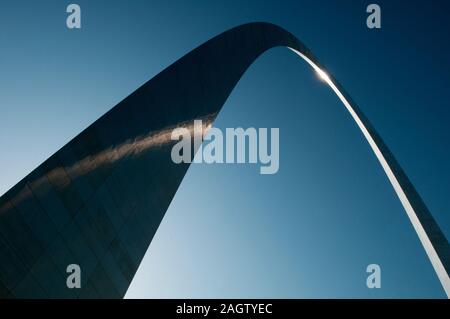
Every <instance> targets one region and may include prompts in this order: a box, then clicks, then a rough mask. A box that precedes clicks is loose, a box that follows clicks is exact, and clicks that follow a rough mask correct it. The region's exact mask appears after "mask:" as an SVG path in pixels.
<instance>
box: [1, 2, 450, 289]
mask: <svg viewBox="0 0 450 319" xmlns="http://www.w3.org/2000/svg"><path fill="white" fill-rule="evenodd" d="M73 2H75V3H78V4H79V5H80V6H81V10H82V29H81V30H68V29H67V28H66V26H65V19H66V16H67V14H66V13H65V7H66V5H67V4H69V3H70V2H67V3H66V2H65V1H39V3H38V4H37V3H36V2H35V1H15V2H10V3H4V4H2V5H1V10H0V43H1V50H0V70H1V71H0V149H1V150H2V151H1V156H0V194H2V193H4V192H6V191H7V190H8V189H9V188H10V187H11V186H13V185H14V184H15V183H16V182H18V181H19V180H20V179H21V178H22V177H24V176H25V175H26V174H28V173H29V172H31V171H32V170H33V169H34V168H35V167H36V166H37V165H39V164H40V163H41V162H42V161H44V160H45V159H46V158H47V157H49V156H50V155H51V154H53V153H54V152H55V151H57V150H58V149H59V148H60V147H61V146H63V145H64V144H65V143H67V142H68V141H69V140H70V139H71V138H73V137H74V136H75V135H77V134H78V133H79V132H80V131H81V130H83V129H84V128H86V127H87V126H88V125H89V124H90V123H92V122H93V121H95V120H96V119H97V118H98V117H99V116H101V115H102V114H103V113H104V112H106V111H107V110H109V109H110V108H111V107H113V106H114V105H115V104H116V103H118V102H119V101H121V100H122V99H123V98H124V97H126V96H127V95H128V94H129V93H131V92H132V91H133V90H135V89H136V88H137V87H139V86H140V85H141V84H143V83H144V82H146V81H147V80H149V79H150V78H152V77H153V76H154V75H156V74H157V73H158V72H159V71H161V70H162V69H164V68H165V67H166V66H168V65H170V64H171V63H172V62H174V61H176V60H177V59H178V58H179V57H181V56H182V55H184V54H185V53H187V52H189V51H190V50H192V49H193V48H195V47H196V46H197V45H199V44H201V43H203V42H204V41H206V40H208V39H209V38H211V37H212V36H214V35H216V34H218V33H220V32H223V31H225V30H227V29H229V28H231V27H233V26H236V25H239V24H242V23H245V22H250V21H267V22H272V23H275V24H278V25H280V26H282V27H284V28H286V29H287V30H289V31H290V32H292V33H293V34H295V35H296V36H297V37H298V38H299V39H300V40H302V41H303V42H304V43H305V44H307V45H308V46H309V47H310V48H311V50H312V51H313V52H314V53H315V55H316V56H317V57H318V58H319V59H320V61H321V62H322V63H323V64H324V65H326V66H327V68H328V69H329V70H330V72H331V73H333V75H334V76H335V77H336V78H337V79H338V80H339V81H340V82H341V84H342V85H343V86H344V87H345V88H346V90H347V91H348V92H349V93H350V94H351V95H352V97H353V98H354V100H355V101H356V102H357V103H358V104H359V106H360V107H361V109H362V110H363V111H364V112H365V113H366V115H367V116H368V117H369V119H370V120H371V121H372V122H373V124H374V126H375V127H376V128H377V130H378V131H379V133H380V135H381V136H382V137H383V138H384V139H385V141H386V142H387V144H388V145H389V146H390V148H391V150H392V151H393V153H394V154H395V155H396V157H397V159H398V160H399V162H400V163H401V165H402V166H403V168H404V169H405V171H406V172H407V174H408V175H409V177H410V178H411V180H412V182H413V183H414V185H415V186H416V188H417V190H418V191H419V193H420V194H421V195H422V197H423V199H424V201H425V202H426V204H427V205H428V207H429V209H430V211H431V212H432V214H433V215H434V217H435V218H436V220H437V221H438V223H439V224H440V226H441V228H442V229H443V230H444V232H445V233H446V234H447V237H449V236H450V199H449V196H448V190H449V189H450V168H449V167H448V163H449V162H450V148H449V142H448V141H449V137H450V130H449V128H448V123H449V121H450V111H449V102H448V101H449V100H450V90H448V84H449V83H450V72H449V71H450V60H449V58H448V52H449V49H450V48H449V46H450V43H449V41H448V32H449V31H448V30H450V20H449V19H448V18H447V16H446V12H448V10H449V9H450V5H449V4H448V3H447V2H444V1H438V0H436V1H409V2H408V3H406V2H405V1H400V0H397V1H376V3H378V4H380V6H381V9H382V29H381V30H369V29H367V28H366V26H365V19H366V16H367V14H366V13H365V8H366V6H367V5H368V4H369V3H371V2H369V1H356V0H343V1H325V0H322V1H317V0H316V1H306V0H305V1H300V0H297V1H245V2H243V1H206V0H205V1H189V2H188V1H179V2H178V1H137V0H134V1H73ZM372 2H373V1H372ZM215 126H217V127H220V128H225V127H238V126H243V127H250V126H252V127H279V128H280V142H281V143H280V144H281V145H280V171H279V173H278V174H276V175H273V176H267V175H266V176H264V175H259V171H258V168H257V167H255V166H246V165H241V166H237V165H212V166H211V165H193V166H191V168H190V169H189V171H188V173H187V175H186V177H185V179H184V181H183V183H182V184H181V186H180V189H179V190H178V193H177V195H176V197H175V199H174V201H173V202H172V204H171V206H170V208H169V210H168V212H167V214H166V217H165V218H164V220H163V222H162V224H161V226H160V228H159V230H158V232H157V234H156V236H155V239H154V241H153V242H152V244H151V246H150V249H149V251H148V252H147V255H146V257H145V258H144V260H143V262H142V264H141V267H140V269H139V270H138V273H137V274H136V277H135V279H134V281H133V283H132V285H131V287H130V290H129V292H128V294H127V296H128V297H444V296H445V295H444V292H443V290H442V288H441V287H440V284H439V281H438V279H437V277H436V276H435V274H434V271H433V269H432V267H431V265H430V263H429V261H428V259H427V257H426V255H425V252H424V251H423V248H422V247H421V245H420V242H419V240H418V238H417V236H416V234H415V232H414V230H413V228H412V226H411V224H410V222H409V220H408V218H407V216H406V214H405V212H404V211H403V208H402V206H401V204H400V202H399V201H398V199H397V197H396V195H395V193H394V191H393V190H392V188H391V186H390V184H389V182H388V181H387V178H386V177H385V176H384V173H383V171H382V169H381V167H380V166H379V164H378V162H377V161H376V159H375V157H374V155H373V154H372V152H371V150H370V149H369V147H368V145H367V143H366V142H365V141H364V139H363V136H362V134H361V133H360V132H359V130H358V128H357V127H356V125H355V124H354V123H353V121H352V120H351V118H350V116H349V115H348V114H347V113H346V111H345V109H344V108H343V106H342V105H341V104H340V103H339V101H338V99H337V98H336V97H335V96H334V95H333V94H332V92H331V91H330V90H329V89H328V88H327V87H326V86H325V85H324V84H323V83H322V82H320V81H319V80H318V79H317V77H316V75H314V74H313V72H312V71H311V70H310V68H308V67H307V65H306V64H305V63H304V62H303V61H301V60H300V59H299V58H298V57H296V56H295V55H294V54H293V53H292V52H290V51H288V50H286V49H281V48H278V49H274V50H271V51H270V52H267V53H266V54H265V55H264V56H262V57H261V58H260V59H259V60H258V61H256V63H255V64H254V65H253V66H252V67H251V68H250V69H249V71H248V72H247V73H246V74H245V76H244V77H243V78H242V80H241V81H240V82H239V84H238V86H237V87H236V89H235V91H234V92H233V93H232V95H231V96H230V99H229V100H228V101H227V103H226V104H225V106H224V108H223V111H222V112H221V113H220V114H219V117H218V119H217V122H216V123H215ZM370 263H377V264H380V266H381V269H382V288H381V289H379V290H369V289H367V288H366V286H365V280H366V273H365V267H366V266H367V265H368V264H370Z"/></svg>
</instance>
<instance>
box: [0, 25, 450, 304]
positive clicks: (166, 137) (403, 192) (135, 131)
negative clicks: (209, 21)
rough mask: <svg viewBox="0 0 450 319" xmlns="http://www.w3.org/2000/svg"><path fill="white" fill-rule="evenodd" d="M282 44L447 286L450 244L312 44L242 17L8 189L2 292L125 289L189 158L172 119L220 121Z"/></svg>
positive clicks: (2, 214) (2, 203)
mask: <svg viewBox="0 0 450 319" xmlns="http://www.w3.org/2000/svg"><path fill="white" fill-rule="evenodd" d="M277 46H284V47H288V48H290V49H292V50H293V51H295V52H296V53H297V54H299V56H300V57H302V58H303V59H304V60H305V61H306V62H307V63H308V64H309V65H311V66H312V68H313V69H314V70H315V71H316V72H317V73H318V74H319V75H320V76H321V77H322V78H323V79H324V81H325V82H326V83H327V84H328V85H329V86H330V87H331V89H332V90H333V91H334V92H335V93H336V95H337V96H338V97H339V99H340V100H341V101H342V103H343V104H344V106H345V107H346V108H347V110H348V111H349V112H350V114H351V116H352V118H353V119H354V120H355V122H356V123H357V125H358V127H359V128H360V129H361V131H362V133H363V134H364V136H365V138H366V139H367V141H368V142H369V145H370V146H371V148H372V150H373V151H374V153H375V155H376V157H377V158H378V160H379V161H380V163H381V165H382V167H383V169H384V171H385V172H386V175H387V176H388V178H389V181H390V182H391V184H392V186H393V187H394V189H395V192H396V193H397V195H398V197H399V199H400V201H401V202H402V204H403V207H404V208H405V211H406V213H407V214H408V217H409V218H410V220H411V222H412V224H413V226H414V228H415V230H416V232H417V234H418V236H419V239H420V240H421V242H422V245H423V246H424V248H425V251H426V253H427V254H428V257H429V258H430V261H431V263H432V264H433V267H434V269H435V271H436V273H437V275H438V278H439V280H440V281H441V283H442V286H443V287H444V289H445V291H446V293H447V295H448V296H450V280H449V276H448V274H449V271H450V247H449V243H448V241H447V239H446V238H445V236H444V234H443V233H442V231H441V230H440V228H439V226H438V225H437V223H436V222H435V220H434V219H433V217H432V215H431V214H430V212H429V211H428V209H427V207H426V205H425V204H424V202H423V201H422V199H421V198H420V196H419V194H418V193H417V191H416V190H415V188H414V186H413V185H412V184H411V182H410V181H409V179H408V178H407V176H406V174H405V173H404V171H403V170H402V168H401V167H400V165H399V164H398V162H397V161H396V160H395V158H394V156H393V155H392V153H391V152H390V151H389V149H388V148H387V146H386V145H385V143H384V142H383V140H382V139H381V138H380V136H379V135H378V134H377V132H376V131H375V129H374V128H373V126H372V125H371V124H370V122H369V121H368V119H367V118H366V117H365V116H364V115H363V113H362V112H361V110H360V109H359V108H358V107H357V105H356V104H355V103H354V102H353V101H352V99H351V98H350V96H349V95H348V94H347V93H346V92H345V91H344V90H343V89H342V87H341V86H340V85H339V83H338V82H337V81H336V80H335V79H334V78H333V77H332V76H331V75H329V74H327V71H326V69H325V68H324V67H323V66H322V65H321V64H320V63H319V62H318V61H317V59H316V58H315V57H314V56H313V55H312V53H311V52H310V50H309V49H308V48H307V47H306V46H305V45H303V44H302V43H301V42H300V41H299V40H298V39H297V38H296V37H294V36H293V35H292V34H290V33H289V32H287V31H286V30H284V29H282V28H280V27H278V26H275V25H273V24H269V23H249V24H245V25H241V26H238V27H236V28H233V29H231V30H228V31H226V32H224V33H222V34H220V35H218V36H216V37H214V38H212V39H211V40H209V41H207V42H205V43H204V44H202V45H201V46H199V47H198V48H196V49H194V50H193V51H191V52H190V53H188V54H186V55H185V56H184V57H182V58H180V59H179V60H178V61H176V62H175V63H173V64H172V65H170V66H169V67H168V68H166V69H165V70H163V71H162V72H161V73H159V74H158V75H156V76H155V77H154V78H152V79H151V80H149V81H148V82H147V83H145V84H144V85H143V86H141V87H140V88H138V89H137V90H136V91H134V92H133V93H132V94H131V95H130V96H128V97H127V98H125V99H124V100H123V101H121V102H120V103H119V104H117V105H116V106H115V107H114V108H112V109H111V110H110V111H109V112H107V113H106V114H105V115H103V116H102V117H101V118H100V119H98V120H97V121H95V122H94V123H93V124H92V125H90V126H89V127H88V128H87V129H85V130H84V131H83V132H81V133H80V134H79V135H78V136H77V137H75V138H74V139H73V140H72V141H70V142H69V143H68V144H66V145H65V146H64V147H63V148H61V149H60V150H59V151H58V152H56V153H55V154H54V155H52V156H51V157H50V158H49V159H48V160H47V161H45V162H44V163H43V164H41V165H40V166H39V167H38V168H36V169H35V170H34V171H33V172H32V173H30V174H29V175H28V176H26V177H25V178H24V179H23V180H22V181H20V182H19V183H18V184H17V185H15V186H14V187H13V188H12V189H10V190H9V191H8V192H7V193H6V194H5V195H3V196H2V197H0V296H2V297H59V298H62V297H68V298H72V297H81V298H89V297H123V296H124V294H125V292H126V290H127V288H128V286H129V284H130V282H131V280H132V278H133V276H134V274H135V272H136V270H137V268H138V266H139V263H140V262H141V260H142V258H143V256H144V254H145V252H146V250H147V248H148V246H149V244H150V242H151V240H152V238H153V235H154V234H155V232H156V230H157V228H158V226H159V223H160V222H161V220H162V218H163V216H164V214H165V212H166V210H167V208H168V206H169V204H170V202H171V200H172V198H173V196H174V195H175V192H176V190H177V188H178V186H179V184H180V183H181V181H182V179H183V177H184V175H185V173H186V170H187V169H188V167H189V164H174V163H173V162H172V161H171V157H170V152H171V148H172V146H173V145H174V143H175V142H174V141H171V139H170V132H171V129H172V128H173V127H178V126H183V125H186V123H189V122H191V121H192V120H193V119H199V118H207V119H208V120H209V121H213V120H214V119H215V116H216V115H217V113H218V112H219V111H220V109H221V107H222V106H223V104H224V103H225V101H226V99H227V98H228V96H229V94H230V93H231V91H232V90H233V88H234V86H235V85H236V83H237V82H238V81H239V79H240V78H241V76H242V75H243V73H244V72H245V71H246V69H247V68H248V67H249V66H250V65H251V64H252V63H253V61H254V60H255V59H257V58H258V56H259V55H260V54H262V53H264V52H265V51H267V50H268V49H270V48H273V47H277ZM72 263H77V264H79V265H80V266H81V268H82V269H83V274H84V275H83V280H84V281H83V283H82V288H81V289H79V290H77V291H75V292H74V291H68V290H67V289H66V288H67V287H66V280H65V276H66V268H65V266H67V265H68V264H72ZM50 269H51V271H50Z"/></svg>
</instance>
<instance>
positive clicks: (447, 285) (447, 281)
mask: <svg viewBox="0 0 450 319" xmlns="http://www.w3.org/2000/svg"><path fill="white" fill-rule="evenodd" d="M289 49H290V50H292V51H294V52H295V53H296V54H298V55H299V56H300V57H301V58H302V59H303V60H305V61H306V62H307V63H308V64H309V65H310V66H311V67H312V68H313V69H314V70H315V71H316V72H317V74H318V75H319V77H320V78H321V79H323V80H324V81H325V82H326V83H327V84H328V85H329V86H330V88H331V89H332V90H333V92H334V93H335V94H336V95H337V97H338V98H339V100H341V102H342V104H344V106H345V108H346V109H347V110H348V111H349V113H350V115H351V116H352V117H353V119H354V120H355V122H356V124H357V125H358V127H359V128H360V130H361V132H362V133H363V134H364V137H365V138H366V140H367V142H369V145H370V147H371V148H372V150H373V152H374V153H375V156H376V157H377V159H378V161H379V162H380V164H381V166H382V167H383V170H384V172H385V173H386V175H387V177H388V179H389V181H390V182H391V185H392V187H393V188H394V190H395V192H396V193H397V196H398V198H399V199H400V202H401V203H402V205H403V208H404V209H405V211H406V214H407V215H408V217H409V220H410V221H411V223H412V225H413V227H414V229H415V231H416V233H417V236H418V237H419V239H420V242H421V243H422V246H423V247H424V249H425V252H426V253H427V255H428V258H429V259H430V261H431V264H432V265H433V268H434V270H435V272H436V274H437V276H438V278H439V281H440V282H441V284H442V287H443V288H444V290H445V292H446V294H447V297H448V298H449V299H450V277H449V275H448V274H447V271H446V270H445V267H444V265H443V263H442V261H441V259H440V257H439V255H438V253H437V252H436V250H435V248H434V246H433V244H432V243H431V240H430V238H429V237H428V235H427V233H426V231H425V229H424V228H423V225H422V223H421V221H420V220H419V218H418V217H417V213H416V212H415V211H414V208H413V206H412V205H411V203H410V201H409V199H408V196H406V194H405V191H404V190H403V189H402V187H401V185H400V183H399V181H398V180H397V177H396V176H395V174H394V172H393V171H392V169H391V167H390V166H389V164H388V162H387V161H386V159H385V157H384V155H383V153H382V152H381V151H380V149H379V148H378V145H377V144H376V142H375V140H374V138H373V137H372V135H371V134H370V132H369V131H368V130H367V128H366V126H365V125H364V123H363V121H362V120H361V119H360V117H359V116H358V114H357V113H356V112H355V110H354V108H353V107H352V105H351V104H350V102H349V101H348V100H347V99H346V97H345V96H344V94H342V92H341V91H339V89H338V88H337V86H336V84H334V82H333V80H331V78H330V77H329V76H328V74H327V73H326V72H325V71H323V70H322V69H321V68H320V67H319V66H318V65H317V64H316V63H314V62H313V61H312V60H311V59H310V58H308V57H307V56H306V55H304V54H302V53H301V52H299V51H297V50H294V49H292V48H289Z"/></svg>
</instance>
